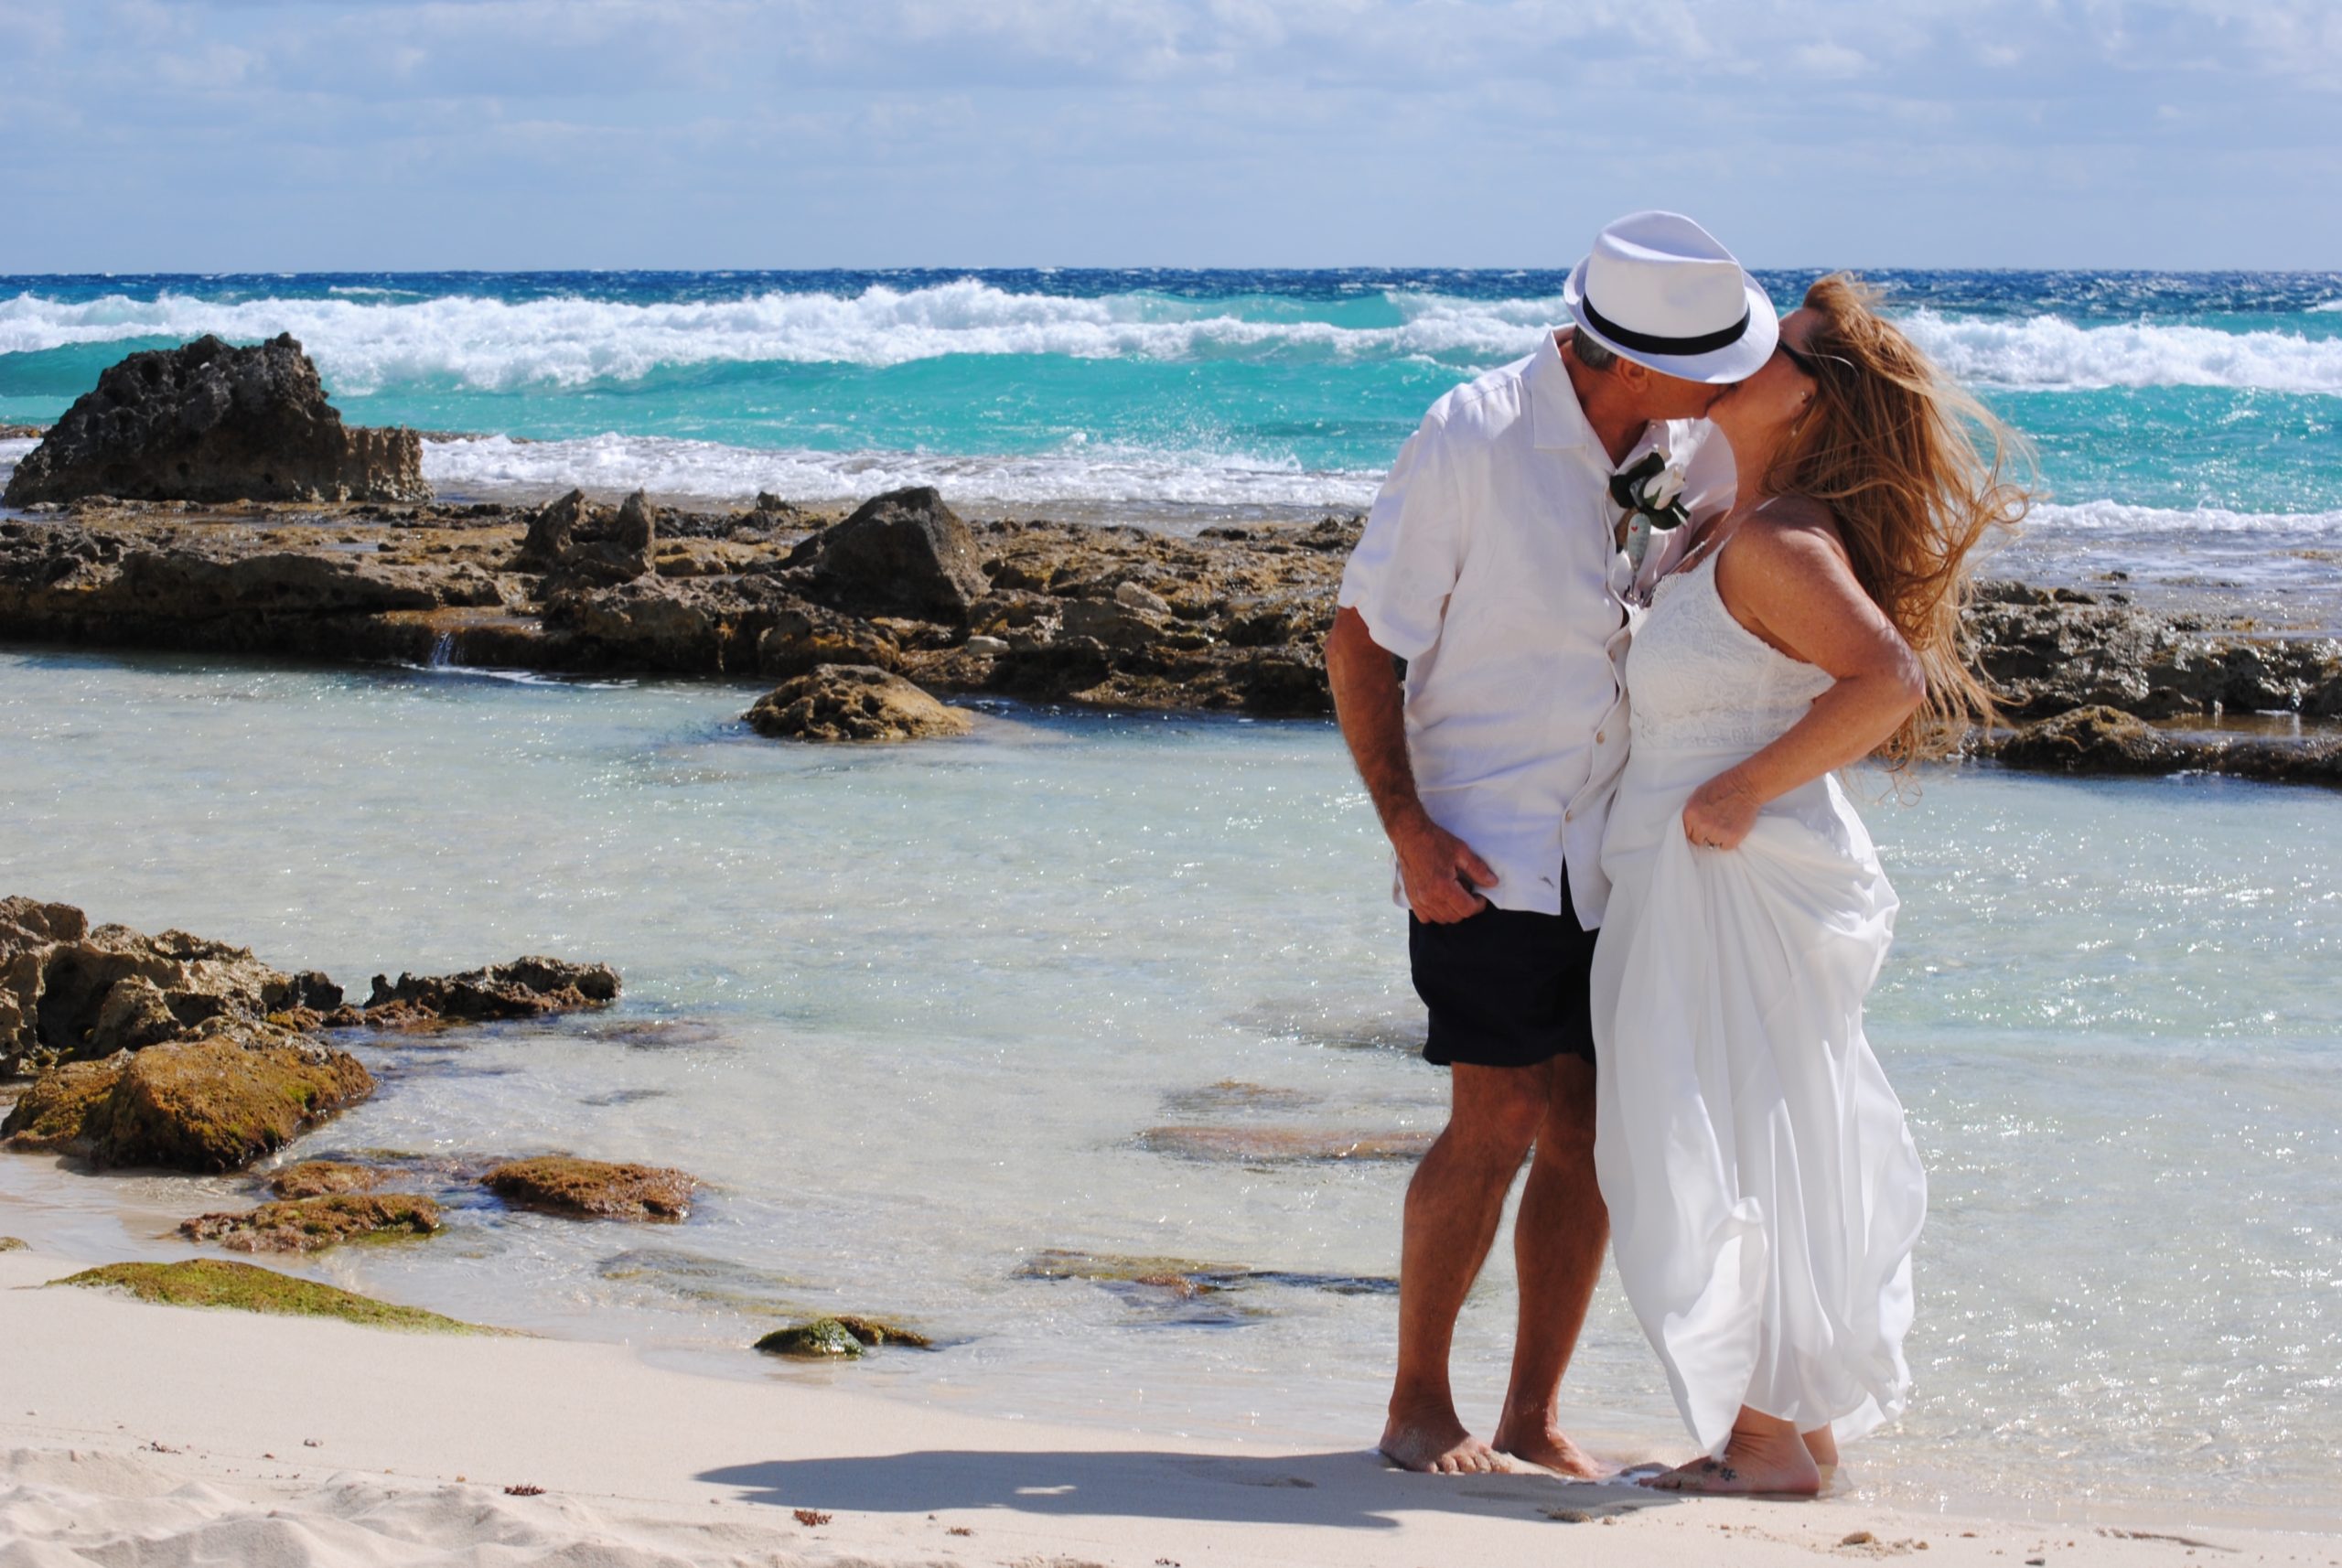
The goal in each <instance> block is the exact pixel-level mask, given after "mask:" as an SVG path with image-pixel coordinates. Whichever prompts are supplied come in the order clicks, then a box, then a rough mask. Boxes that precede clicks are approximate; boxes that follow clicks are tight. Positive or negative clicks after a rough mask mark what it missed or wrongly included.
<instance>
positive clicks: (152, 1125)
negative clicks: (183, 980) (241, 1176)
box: [0, 1016, 374, 1171]
mask: <svg viewBox="0 0 2342 1568" xmlns="http://www.w3.org/2000/svg"><path fill="white" fill-rule="evenodd" d="M373 1090H374V1079H373V1077H372V1075H371V1074H370V1073H368V1072H367V1070H366V1069H365V1068H364V1067H363V1066H362V1065H361V1064H360V1062H359V1061H358V1059H357V1058H355V1057H352V1056H351V1055H349V1053H348V1052H347V1051H342V1050H338V1049H335V1048H334V1047H330V1046H326V1045H322V1044H320V1043H318V1042H317V1041H315V1040H310V1039H306V1038H304V1037H303V1036H299V1035H297V1034H295V1033H294V1032H293V1031H291V1030H289V1029H285V1028H281V1027H278V1026H274V1025H269V1024H251V1023H247V1022H243V1021H241V1020H236V1019H232V1018H230V1017H225V1016H222V1017H218V1018H213V1019H211V1020H209V1021H208V1022H207V1023H205V1024H204V1025H202V1026H200V1027H199V1029H198V1030H197V1031H196V1032H195V1033H193V1034H191V1035H189V1036H184V1037H182V1038H178V1039H174V1040H171V1041H168V1042H167V1043H165V1044H161V1045H156V1046H151V1047H147V1048H145V1049H144V1050H140V1051H126V1050H125V1051H122V1052H119V1053H117V1054H115V1055H113V1056H111V1057H108V1058H105V1059H103V1060H102V1061H93V1062H91V1061H83V1062H68V1063H66V1064H65V1065H63V1066H61V1067H57V1068H52V1069H49V1070H48V1071H47V1072H45V1073H43V1074H42V1075H41V1076H40V1077H39V1078H38V1079H34V1080H33V1083H32V1086H31V1087H30V1088H29V1089H27V1090H26V1091H25V1093H24V1094H23V1096H22V1097H21V1098H19V1099H18V1100H17V1101H16V1105H15V1106H14V1107H13V1108H12V1109H11V1110H10V1111H9V1112H8V1115H7V1119H6V1120H5V1122H0V1138H5V1140H6V1141H7V1143H8V1144H9V1146H10V1147H12V1148H16V1149H40V1150H57V1151H60V1152H63V1153H69V1154H76V1155H83V1156H85V1157H87V1158H89V1159H90V1160H91V1161H93V1162H94V1163H96V1164H99V1165H160V1166H163V1167H164V1168H166V1169H169V1170H180V1171H235V1170H242V1169H244V1168H246V1167H247V1166H249V1165H252V1163H253V1162H254V1161H256V1160H258V1159H260V1158H261V1157H263V1155H268V1154H271V1153H273V1152H274V1151H275V1150H277V1149H279V1148H281V1147H283V1146H284V1145H285V1144H286V1143H288V1142H290V1141H291V1140H292V1139H293V1138H294V1137H295V1136H296V1135H297V1134H298V1133H301V1132H302V1131H303V1130H304V1129H306V1128H307V1127H310V1126H312V1125H314V1124H315V1123H317V1122H319V1121H322V1120H324V1119H325V1118H326V1117H328V1116H330V1115H332V1114H333V1113H334V1112H338V1111H340V1110H342V1109H344V1108H345V1107H347V1106H349V1105H353V1104H356V1103H357V1102H358V1101H361V1100H363V1099H365V1098H366V1097H367V1096H368V1095H369V1094H371V1093H372V1092H373Z"/></svg>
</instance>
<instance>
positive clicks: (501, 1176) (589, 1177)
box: [480, 1155, 699, 1220]
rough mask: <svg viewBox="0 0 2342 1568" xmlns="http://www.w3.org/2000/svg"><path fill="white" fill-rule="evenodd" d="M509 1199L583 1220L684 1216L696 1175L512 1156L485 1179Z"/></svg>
mask: <svg viewBox="0 0 2342 1568" xmlns="http://www.w3.org/2000/svg"><path fill="white" fill-rule="evenodd" d="M480 1181H481V1185H482V1186H484V1187H487V1188H488V1189H489V1191H490V1192H492V1193H494V1194H496V1196H497V1197H500V1198H502V1199H504V1201H505V1202H507V1203H510V1204H514V1205H517V1206H519V1207H521V1208H539V1209H543V1210H545V1211H546V1212H548V1213H553V1214H565V1215H568V1216H570V1217H571V1218H573V1219H667V1220H674V1219H686V1218H688V1217H689V1216H690V1214H691V1211H692V1208H691V1205H692V1194H693V1191H695V1190H696V1189H697V1187H698V1186H699V1183H698V1181H697V1179H696V1178H695V1177H693V1176H688V1175H686V1174H685V1173H683V1172H682V1171H679V1170H673V1169H671V1168H668V1167H666V1166H663V1165H616V1164H612V1163H610V1162H608V1161H605V1160H580V1159H573V1158H571V1157H570V1156H568V1155H545V1156H543V1157H542V1158H538V1159H532V1160H513V1161H510V1162H509V1163H507V1164H504V1165H499V1166H497V1167H496V1168H495V1169H494V1170H492V1171H489V1173H488V1175H487V1176H483V1177H481V1178H480Z"/></svg>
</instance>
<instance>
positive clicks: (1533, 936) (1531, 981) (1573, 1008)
mask: <svg viewBox="0 0 2342 1568" xmlns="http://www.w3.org/2000/svg"><path fill="white" fill-rule="evenodd" d="M1597 935H1598V933H1596V932H1594V931H1588V930H1584V929H1580V928H1579V926H1578V923H1577V917H1576V915H1575V914H1574V913H1572V912H1571V908H1570V895H1569V889H1568V888H1567V887H1566V886H1564V887H1563V889H1562V913H1560V914H1558V915H1539V914H1532V913H1531V912H1529V911H1527V910H1522V909H1499V908H1497V907H1496V906H1495V905H1493V904H1491V905H1490V906H1488V908H1485V909H1483V910H1481V911H1480V912H1479V913H1478V914H1477V915H1474V916H1472V917H1471V918H1468V919H1463V920H1458V921H1456V923H1454V924H1453V925H1445V926H1435V925H1432V924H1430V923H1428V922H1426V921H1423V920H1418V919H1416V918H1414V917H1413V915H1410V916H1408V917H1407V957H1408V959H1409V961H1410V962H1411V963H1412V965H1413V969H1414V979H1415V993H1416V994H1417V995H1419V996H1421V997H1422V998H1423V1005H1425V1006H1426V1007H1429V1008H1430V1009H1431V1035H1430V1037H1429V1038H1427V1039H1425V1040H1424V1041H1423V1059H1424V1060H1425V1061H1427V1062H1431V1063H1433V1064H1434V1065H1435V1066H1438V1067H1448V1066H1452V1065H1453V1064H1455V1063H1456V1062H1466V1063H1469V1064H1470V1065H1472V1066H1474V1067H1535V1066H1537V1065H1538V1064H1540V1063H1541V1062H1549V1061H1552V1059H1553V1058H1556V1057H1579V1058H1584V1059H1585V1060H1586V1061H1592V1060H1593V1059H1594V1015H1593V1013H1592V1011H1591V1009H1590V1007H1589V1005H1588V1003H1589V997H1588V993H1587V983H1588V981H1589V979H1590V978H1591V976H1592V974H1593V971H1594V943H1595V938H1596V936H1597Z"/></svg>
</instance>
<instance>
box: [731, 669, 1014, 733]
mask: <svg viewBox="0 0 2342 1568" xmlns="http://www.w3.org/2000/svg"><path fill="white" fill-rule="evenodd" d="M741 717H743V718H745V719H746V720H747V722H748V727H749V728H751V729H753V730H755V731H756V732H757V734H758V735H762V736H772V737H773V738H775V739H779V740H819V741H846V740H853V741H874V740H876V741H891V740H924V739H928V738H929V737H933V736H958V735H966V734H967V733H968V732H969V731H970V730H972V729H973V728H974V727H975V725H974V724H973V723H972V721H971V720H970V719H969V717H968V715H967V714H963V713H960V712H958V711H957V710H955V709H952V708H947V707H945V706H944V705H943V704H942V703H939V702H937V701H936V700H935V699H934V698H933V697H930V696H929V695H928V694H927V693H925V692H923V691H921V690H920V689H919V687H917V686H915V685H913V684H911V682H908V681H906V680H904V679H903V678H902V677H901V676H899V675H890V674H888V673H887V672H886V671H884V670H877V669H873V668H870V667H868V666H866V665H857V664H822V665H818V666H816V667H815V668H814V669H812V670H811V671H808V672H807V673H805V674H803V675H800V676H799V677H797V678H796V679H795V680H793V681H787V682H782V683H781V684H780V685H779V686H776V687H774V688H773V689H772V690H771V691H769V692H768V693H765V694H764V695H763V696H761V697H759V698H757V704H756V706H754V707H752V708H750V709H749V710H748V711H747V713H746V714H742V715H741Z"/></svg>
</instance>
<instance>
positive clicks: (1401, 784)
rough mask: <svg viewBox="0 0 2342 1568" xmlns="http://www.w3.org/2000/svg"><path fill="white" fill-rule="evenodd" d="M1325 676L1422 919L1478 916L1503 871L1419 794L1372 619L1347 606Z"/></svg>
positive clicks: (1391, 675)
mask: <svg viewBox="0 0 2342 1568" xmlns="http://www.w3.org/2000/svg"><path fill="white" fill-rule="evenodd" d="M1326 676H1327V682H1329V683H1330V684H1331V685H1332V687H1333V689H1334V711H1335V713H1336V714H1338V715H1339V717H1340V720H1341V725H1342V739H1343V740H1345V741H1347V742H1348V744H1349V748H1350V759H1351V760H1352V761H1354V762H1356V763H1357V764H1358V772H1359V778H1360V779H1363V780H1365V782H1366V792H1367V794H1368V795H1369V796H1370V797H1372V799H1373V800H1374V810H1375V811H1376V813H1377V814H1378V815H1380V817H1381V819H1382V831H1383V832H1385V833H1388V834H1389V835H1390V838H1391V848H1393V849H1395V850H1397V851H1398V852H1399V877H1400V881H1401V882H1402V884H1403V885H1404V886H1405V887H1406V890H1407V903H1408V904H1409V906H1410V907H1411V908H1413V910H1414V912H1415V915H1416V918H1419V919H1423V920H1427V921H1429V922H1431V923H1432V924H1434V925H1446V924H1450V923H1452V922H1454V921H1456V920H1461V919H1464V918H1466V917H1468V916H1472V915H1477V914H1478V913H1479V912H1480V911H1481V910H1482V909H1485V908H1488V900H1487V899H1486V898H1483V897H1480V895H1479V894H1478V893H1477V892H1475V891H1474V890H1473V889H1474V888H1476V887H1493V886H1496V881H1497V874H1496V873H1495V872H1493V871H1491V870H1489V869H1488V863H1487V862H1486V861H1483V860H1482V859H1481V858H1480V857H1479V856H1478V855H1477V854H1474V853H1473V852H1472V846H1471V845H1470V844H1467V843H1465V842H1464V841H1463V840H1462V839H1459V838H1457V837H1456V835H1455V834H1454V833H1451V832H1448V831H1447V830H1446V829H1445V828H1443V827H1441V826H1440V825H1439V824H1438V823H1437V822H1433V821H1432V820H1431V815H1430V813H1429V812H1427V811H1424V810H1423V800H1422V798H1421V797H1420V796H1418V795H1417V794H1416V792H1415V770H1414V766H1413V763H1411V762H1410V761H1409V760H1408V757H1407V725H1406V717H1405V707H1404V702H1405V699H1404V697H1403V695H1402V693H1401V692H1400V690H1399V673H1398V671H1397V670H1396V669H1395V668H1393V666H1392V660H1391V653H1390V651H1389V650H1387V649H1385V648H1383V647H1382V646H1381V645H1380V643H1378V642H1376V641H1375V640H1374V636H1373V633H1371V632H1370V631H1369V630H1368V629H1367V625H1366V619H1365V618H1364V617H1362V616H1360V615H1359V613H1358V612H1357V611H1356V610H1354V609H1351V608H1349V607H1348V606H1344V607H1342V608H1340V609H1338V610H1337V611H1335V612H1334V626H1333V629H1332V630H1331V631H1329V632H1327V635H1326Z"/></svg>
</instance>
